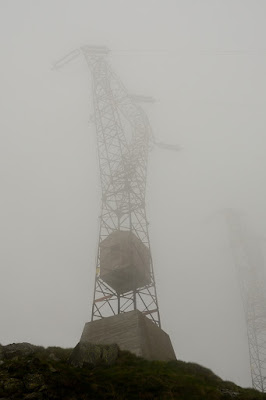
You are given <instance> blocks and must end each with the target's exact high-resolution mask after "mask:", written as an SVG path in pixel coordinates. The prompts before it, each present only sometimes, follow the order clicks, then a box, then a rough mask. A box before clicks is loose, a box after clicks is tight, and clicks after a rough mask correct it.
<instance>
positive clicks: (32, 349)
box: [0, 343, 43, 361]
mask: <svg viewBox="0 0 266 400" xmlns="http://www.w3.org/2000/svg"><path fill="white" fill-rule="evenodd" d="M41 349H43V347H40V346H34V345H33V344H30V343H12V344H8V345H7V346H1V347H0V360H2V361H4V360H5V359H6V360H12V359H18V358H19V357H27V356H29V355H32V354H34V353H36V352H37V351H40V350H41Z"/></svg>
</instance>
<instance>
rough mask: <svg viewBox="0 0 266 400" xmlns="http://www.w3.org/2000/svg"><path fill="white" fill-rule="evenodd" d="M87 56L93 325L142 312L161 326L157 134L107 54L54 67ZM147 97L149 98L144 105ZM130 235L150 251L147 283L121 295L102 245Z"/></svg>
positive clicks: (91, 50)
mask: <svg viewBox="0 0 266 400" xmlns="http://www.w3.org/2000/svg"><path fill="white" fill-rule="evenodd" d="M80 54H83V55H84V57H85V59H86V61H87V64H88V67H89V69H90V71H91V75H92V93H93V105H94V116H93V122H94V123H95V128H96V133H97V142H98V159H99V167H100V177H101V190H102V205H101V215H100V232H99V245H98V254H97V261H96V278H95V289H94V298H93V305H92V317H91V319H92V320H95V319H100V318H104V317H106V316H110V315H115V314H119V313H124V312H128V311H131V310H134V309H138V310H139V311H141V312H142V313H143V314H144V315H146V316H147V317H149V318H150V319H151V320H152V321H153V322H154V323H155V324H157V325H158V326H160V314H159V307H158V300H157V295H156V286H155V279H154V272H153V263H152V258H151V252H150V240H149V233H148V221H147V216H146V209H145V191H146V178H147V162H148V152H149V148H150V144H151V139H152V130H151V127H150V124H149V121H148V119H147V116H146V114H145V112H144V111H143V109H142V107H141V106H140V105H139V103H138V101H137V100H138V97H137V96H131V95H130V94H129V93H128V91H127V90H126V88H125V86H124V85H123V84H122V82H121V81H120V79H119V78H118V77H117V75H116V74H115V73H114V71H113V70H112V68H111V67H110V65H109V64H108V62H107V54H108V49H106V48H104V47H89V46H84V47H82V48H80V49H78V50H75V51H73V52H72V53H70V54H69V55H68V56H66V57H64V58H63V59H61V60H60V61H59V62H58V63H57V64H56V65H55V67H56V68H58V67H61V66H62V65H64V64H65V63H67V62H68V61H70V60H72V59H73V58H76V57H77V56H78V55H80ZM145 99H147V98H144V100H145ZM117 231H130V232H132V233H134V235H135V236H136V237H137V238H138V239H139V240H140V241H141V242H142V243H143V244H144V245H145V246H146V247H147V249H148V250H149V273H150V281H149V283H148V284H146V285H144V286H142V287H137V288H135V289H134V290H131V291H128V292H126V293H118V292H117V291H116V290H114V289H113V288H112V287H111V286H109V285H108V284H107V283H106V282H105V281H103V280H102V278H101V263H100V253H101V244H102V243H103V241H104V240H105V239H106V238H108V237H109V236H110V234H112V233H113V232H117Z"/></svg>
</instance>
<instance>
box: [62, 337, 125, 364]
mask: <svg viewBox="0 0 266 400" xmlns="http://www.w3.org/2000/svg"><path fill="white" fill-rule="evenodd" d="M118 353H119V347H118V346H117V344H109V345H103V344H93V343H89V342H79V343H78V344H77V345H76V347H75V348H74V350H73V352H72V354H71V355H70V358H69V362H70V364H72V365H73V366H75V367H83V365H84V364H91V365H99V364H104V365H112V364H114V362H115V361H116V360H117V358H118Z"/></svg>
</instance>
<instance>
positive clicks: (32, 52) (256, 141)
mask: <svg viewBox="0 0 266 400" xmlns="http://www.w3.org/2000/svg"><path fill="white" fill-rule="evenodd" d="M265 12H266V4H265V2H264V1H263V0H255V1H254V0H253V1H251V0H233V1H232V0H219V1H218V0H201V1H197V0H165V1H159V0H145V1H143V0H134V1H133V0H132V1H130V0H127V1H125V0H123V1H122V0H111V1H110V0H86V1H85V0H75V1H74V0H69V1H67V0H45V1H41V0H39V1H36V0H24V1H19V0H1V1H0V44H1V64H0V68H1V74H0V82H1V96H0V106H1V119H0V135H1V148H0V163H1V169H0V173H1V186H0V188H1V189H0V190H1V197H0V199H1V207H0V213H1V225H0V235H1V254H0V268H1V279H0V321H1V322H0V343H2V344H7V343H12V342H22V341H27V342H31V343H34V344H40V345H44V346H48V345H59V346H65V347H67V346H68V347H70V346H74V345H76V343H77V342H78V341H79V338H80V335H81V332H82V329H83V326H84V323H85V322H87V321H89V319H90V314H91V305H92V297H93V284H94V272H95V257H96V249H97V237H98V216H99V212H100V180H99V171H98V166H97V165H98V164H97V157H96V146H97V141H96V134H95V129H94V126H93V124H92V123H91V122H90V118H91V115H92V113H93V108H92V92H91V77H90V72H89V70H88V67H87V66H86V64H85V62H84V60H83V59H82V58H78V59H76V60H74V61H73V62H72V63H70V64H68V65H66V66H65V67H64V68H62V69H60V70H59V71H54V70H52V65H53V63H54V62H55V61H56V60H57V59H59V58H61V57H62V56H64V55H65V54H66V53H68V52H70V51H71V50H74V49H76V48H78V47H79V46H82V45H84V44H88V45H105V46H107V47H109V48H110V50H111V53H110V55H109V56H108V59H109V62H110V64H111V65H112V67H113V68H114V70H115V71H116V72H117V74H118V75H119V77H120V78H121V80H122V81H123V83H124V85H125V86H126V87H127V88H128V90H129V91H130V92H132V93H136V94H142V95H147V96H152V97H154V98H155V99H156V102H155V103H154V104H149V105H145V111H146V112H147V115H148V117H149V120H150V123H151V125H152V128H153V131H154V135H155V137H156V139H157V140H158V141H164V142H167V143H173V144H178V145H180V147H181V148H182V149H181V150H180V151H179V152H170V151H167V150H163V149H159V148H156V147H155V148H154V149H153V150H152V151H151V152H150V158H149V173H148V184H147V213H148V218H149V221H150V226H149V227H150V236H151V248H152V255H153V260H154V269H155V278H156V283H157V292H158V299H159V307H160V313H161V320H162V328H163V329H164V330H165V331H166V332H167V333H168V334H169V335H170V337H171V340H172V343H173V345H174V348H175V352H176V355H177V357H178V358H179V359H182V360H185V361H193V362H197V363H200V364H202V365H204V366H206V367H208V368H211V369H212V370H213V371H214V372H215V373H216V374H218V375H219V376H221V377H222V378H223V379H227V380H232V381H234V382H236V383H237V384H239V385H242V386H251V379H250V370H249V356H248V345H247V336H246V327H245V320H244V313H243V307H242V303H241V296H240V291H239V286H238V281H237V274H236V272H235V267H234V262H233V257H232V254H231V251H230V246H229V239H228V233H227V229H226V225H225V220H224V217H223V214H222V212H221V210H222V209H224V208H225V207H232V208H236V209H238V210H240V211H241V212H242V213H243V215H245V216H246V218H247V221H248V223H249V225H250V227H251V228H252V230H253V231H254V232H256V233H257V235H258V237H259V238H260V239H259V240H261V245H262V248H264V247H265V239H263V238H265V235H266V222H265V204H266V203H265V200H266V199H265V194H266V192H265V170H266V158H265V145H266V139H265V126H266V113H265V106H266V80H265V69H266V48H265V35H266V26H265Z"/></svg>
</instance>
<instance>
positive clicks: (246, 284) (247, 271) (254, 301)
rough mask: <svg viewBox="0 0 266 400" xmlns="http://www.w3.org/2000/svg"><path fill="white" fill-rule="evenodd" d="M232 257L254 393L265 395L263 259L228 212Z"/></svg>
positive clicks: (265, 324)
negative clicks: (244, 324) (243, 320)
mask: <svg viewBox="0 0 266 400" xmlns="http://www.w3.org/2000/svg"><path fill="white" fill-rule="evenodd" d="M226 221H227V224H228V228H229V234H230V241H231V247H232V253H233V256H234V261H235V266H236V270H237V275H238V279H239V283H240V289H241V296H242V302H243V306H244V312H245V319H246V326H247V337H248V346H249V357H250V370H251V378H252V385H253V387H254V389H257V390H260V391H261V392H266V293H265V289H266V285H265V278H264V259H263V254H262V252H261V249H260V246H259V243H258V240H257V238H254V237H253V236H251V235H250V234H249V233H248V231H247V230H246V228H245V226H244V224H243V222H242V221H241V218H240V217H239V215H238V214H237V213H236V212H234V211H232V210H227V212H226Z"/></svg>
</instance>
